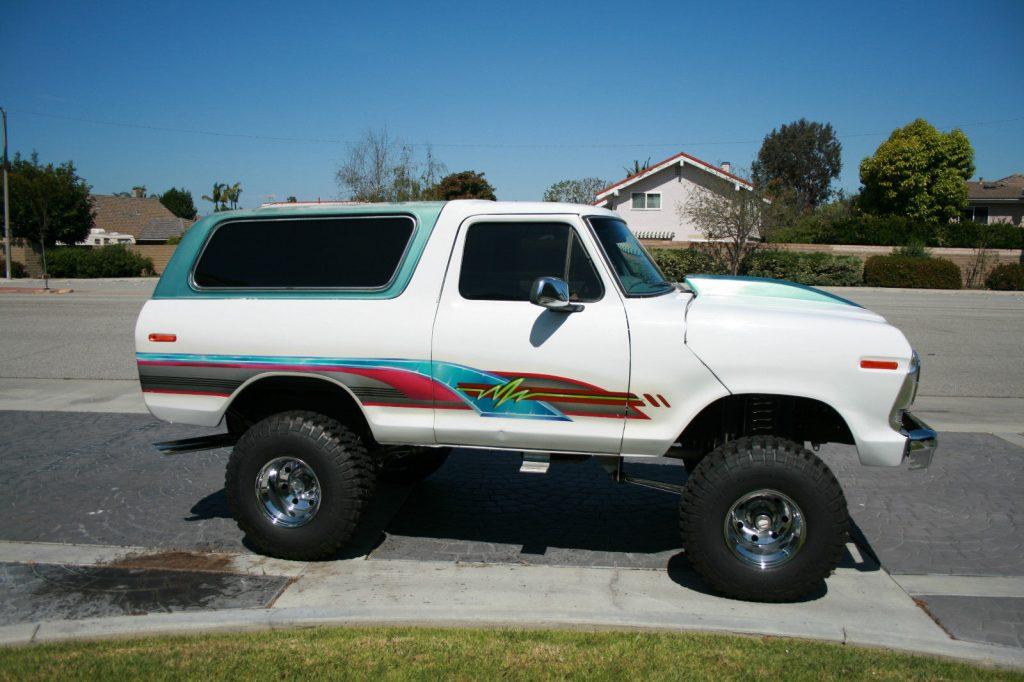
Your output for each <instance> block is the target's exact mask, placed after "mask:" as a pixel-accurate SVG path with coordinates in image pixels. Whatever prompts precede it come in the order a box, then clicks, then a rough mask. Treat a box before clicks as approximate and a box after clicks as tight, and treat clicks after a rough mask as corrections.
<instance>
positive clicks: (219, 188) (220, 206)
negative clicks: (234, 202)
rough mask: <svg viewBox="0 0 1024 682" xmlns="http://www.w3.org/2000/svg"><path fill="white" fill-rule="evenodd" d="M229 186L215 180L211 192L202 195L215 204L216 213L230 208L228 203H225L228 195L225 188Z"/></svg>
mask: <svg viewBox="0 0 1024 682" xmlns="http://www.w3.org/2000/svg"><path fill="white" fill-rule="evenodd" d="M227 187H228V186H227V185H225V184H224V183H223V182H215V183H213V189H212V190H211V191H210V194H209V195H206V194H204V195H203V196H202V199H203V201H209V202H210V203H212V204H213V212H214V213H216V212H217V211H226V210H228V207H227V205H226V204H225V203H224V202H225V201H227V196H226V195H225V194H224V190H226V189H227Z"/></svg>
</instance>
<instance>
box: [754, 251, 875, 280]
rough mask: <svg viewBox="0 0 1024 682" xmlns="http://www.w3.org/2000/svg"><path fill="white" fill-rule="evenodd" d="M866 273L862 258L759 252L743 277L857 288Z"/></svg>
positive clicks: (755, 254) (823, 254)
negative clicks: (772, 278) (770, 278)
mask: <svg viewBox="0 0 1024 682" xmlns="http://www.w3.org/2000/svg"><path fill="white" fill-rule="evenodd" d="M863 272H864V262H863V261H861V259H860V258H857V257H856V256H835V255H832V254H830V253H801V252H799V251H755V252H754V253H752V254H751V255H750V256H749V257H748V258H747V260H746V262H744V264H743V274H745V275H750V276H751V277H774V278H776V279H786V280H789V281H790V282H796V283H797V284H808V285H811V286H833V287H853V286H857V285H859V284H860V283H861V278H862V276H863Z"/></svg>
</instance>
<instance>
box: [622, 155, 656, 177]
mask: <svg viewBox="0 0 1024 682" xmlns="http://www.w3.org/2000/svg"><path fill="white" fill-rule="evenodd" d="M650 167H651V157H649V156H648V157H647V160H646V161H644V162H643V164H642V165H641V163H640V160H639V159H633V167H632V168H630V167H629V166H623V167H622V169H623V170H624V171H626V175H627V176H628V175H639V174H640V173H643V172H644V171H645V170H647V169H648V168H650Z"/></svg>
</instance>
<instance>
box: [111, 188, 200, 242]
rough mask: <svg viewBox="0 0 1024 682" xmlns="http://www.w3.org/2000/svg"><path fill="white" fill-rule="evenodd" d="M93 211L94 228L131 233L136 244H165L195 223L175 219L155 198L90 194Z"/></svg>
mask: <svg viewBox="0 0 1024 682" xmlns="http://www.w3.org/2000/svg"><path fill="white" fill-rule="evenodd" d="M92 205H93V208H94V209H95V210H96V219H95V220H94V222H93V224H94V226H95V227H99V228H102V229H104V230H106V231H107V232H120V233H121V234H130V235H132V236H133V237H135V239H136V241H138V240H140V239H142V240H146V241H167V238H168V237H172V236H177V235H180V234H181V233H182V232H184V231H185V230H186V229H188V228H189V227H191V226H192V224H193V223H194V222H195V221H194V220H182V219H180V218H178V217H177V216H175V215H174V214H173V213H171V212H170V210H168V209H167V207H166V206H164V205H163V204H161V203H160V200H159V199H157V198H156V197H147V198H139V197H116V196H112V195H110V194H94V195H92Z"/></svg>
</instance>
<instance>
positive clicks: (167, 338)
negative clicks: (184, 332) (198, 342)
mask: <svg viewBox="0 0 1024 682" xmlns="http://www.w3.org/2000/svg"><path fill="white" fill-rule="evenodd" d="M149 340H150V341H157V342H160V343H174V342H175V341H177V340H178V335H177V334H150V335H149Z"/></svg>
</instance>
